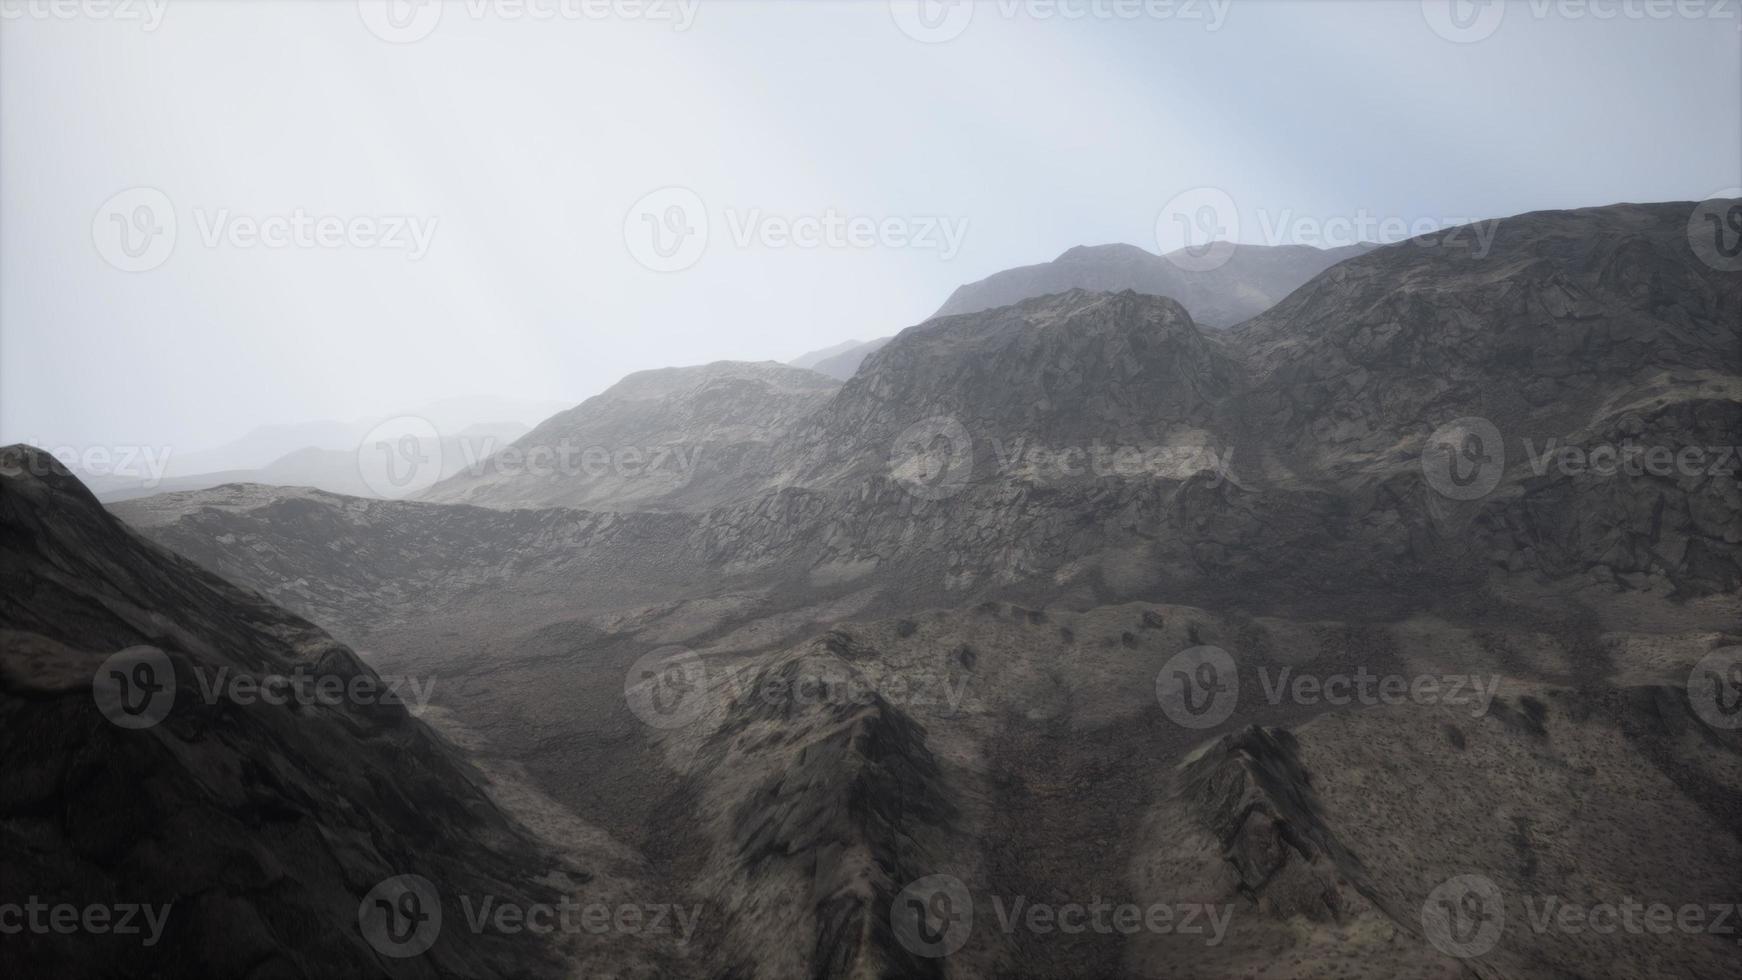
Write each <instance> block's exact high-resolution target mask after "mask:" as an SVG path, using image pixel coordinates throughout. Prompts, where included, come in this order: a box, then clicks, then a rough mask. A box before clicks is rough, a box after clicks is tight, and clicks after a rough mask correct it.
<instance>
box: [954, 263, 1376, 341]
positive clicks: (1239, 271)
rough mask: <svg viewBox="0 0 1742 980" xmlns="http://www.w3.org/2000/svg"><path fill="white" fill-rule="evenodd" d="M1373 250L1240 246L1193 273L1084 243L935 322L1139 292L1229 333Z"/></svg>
mask: <svg viewBox="0 0 1742 980" xmlns="http://www.w3.org/2000/svg"><path fill="white" fill-rule="evenodd" d="M1371 248H1373V246H1372V245H1366V244H1361V245H1348V246H1344V247H1341V248H1329V249H1320V248H1314V247H1312V246H1310V245H1239V246H1236V247H1235V248H1234V250H1233V252H1232V253H1231V254H1230V256H1229V259H1228V261H1227V263H1226V264H1224V265H1222V266H1221V267H1219V268H1216V269H1212V270H1208V271H1190V270H1188V269H1186V268H1182V267H1181V266H1179V265H1176V264H1174V263H1173V262H1172V261H1170V260H1169V258H1168V257H1167V256H1164V255H1156V254H1154V253H1152V252H1146V251H1144V250H1143V249H1140V248H1138V247H1137V246H1135V245H1094V246H1090V245H1079V246H1077V247H1076V248H1073V249H1070V250H1069V251H1067V252H1065V253H1064V254H1063V255H1060V256H1059V257H1058V258H1056V259H1054V260H1052V261H1051V262H1044V263H1041V264H1040V265H1026V266H1022V267H1020V268H1016V269H1006V270H1005V271H1003V272H999V273H994V274H993V275H990V276H987V277H986V278H985V279H982V280H980V281H979V282H973V283H969V284H967V285H965V286H962V287H959V288H958V289H957V290H956V291H955V292H954V293H951V294H950V298H949V299H948V300H947V301H945V303H944V305H943V306H942V307H941V308H939V310H938V311H937V313H935V314H933V316H955V315H958V314H962V313H977V312H979V311H981V310H989V309H993V308H995V307H999V306H1011V305H1014V304H1016V303H1020V302H1022V301H1023V300H1025V299H1030V298H1032V297H1035V296H1045V295H1047V294H1049V293H1064V292H1069V291H1071V290H1073V289H1083V290H1088V291H1089V292H1096V293H1119V292H1124V291H1125V290H1127V289H1133V290H1136V291H1137V292H1140V293H1147V294H1149V295H1152V296H1168V297H1171V298H1173V299H1174V300H1176V301H1178V302H1179V304H1180V305H1182V306H1184V307H1185V308H1186V309H1188V310H1190V311H1191V314H1192V319H1194V320H1196V321H1197V322H1198V323H1201V324H1203V325H1204V326H1207V327H1231V326H1233V325H1234V324H1236V323H1239V322H1241V321H1243V320H1247V319H1250V318H1251V317H1254V316H1257V315H1258V314H1260V313H1262V312H1264V311H1265V310H1267V309H1269V308H1270V307H1272V306H1274V305H1275V304H1276V303H1277V302H1279V301H1280V300H1281V299H1282V298H1283V297H1284V296H1287V295H1288V294H1289V293H1292V292H1294V291H1295V290H1296V289H1298V288H1299V287H1300V286H1301V285H1303V284H1304V283H1306V282H1307V281H1308V280H1310V279H1312V278H1313V277H1314V276H1316V275H1318V274H1319V273H1321V272H1323V271H1325V270H1326V269H1328V268H1330V267H1331V266H1334V265H1336V264H1337V263H1338V262H1341V261H1343V260H1344V259H1348V258H1352V257H1354V256H1357V255H1361V254H1363V253H1365V252H1367V251H1368V250H1369V249H1371Z"/></svg>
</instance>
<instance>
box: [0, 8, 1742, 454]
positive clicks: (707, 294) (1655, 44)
mask: <svg viewBox="0 0 1742 980" xmlns="http://www.w3.org/2000/svg"><path fill="white" fill-rule="evenodd" d="M69 3H70V4H71V6H70V7H69V6H62V5H66V4H69ZM1063 5H1064V6H1065V7H1069V8H1075V9H1076V10H1077V11H1079V12H1083V13H1086V14H1087V16H1082V17H1075V18H1065V17H1062V16H1058V15H1056V14H1053V15H1051V16H1049V13H1051V12H1052V11H1053V9H1054V8H1053V6H1052V5H1050V4H1048V3H1033V4H1028V3H1012V2H1010V0H987V2H985V3H983V4H981V5H980V6H978V7H976V8H974V9H973V10H972V11H971V12H966V13H965V12H964V10H965V8H964V9H952V8H949V7H947V6H946V7H940V8H937V9H933V10H928V11H918V10H914V9H911V8H910V7H906V6H897V7H894V8H892V7H891V6H890V5H889V4H886V3H881V2H869V0H868V2H856V3H845V2H843V3H828V2H785V3H766V2H755V0H732V2H713V0H710V2H707V3H704V4H702V5H701V6H700V8H699V9H696V8H694V7H680V6H679V5H678V4H676V3H675V2H671V3H660V2H655V0H647V3H646V5H645V6H643V7H642V8H641V10H640V14H639V16H634V17H626V16H619V15H613V14H611V8H610V5H609V4H602V3H599V0H570V2H569V3H568V4H566V5H565V4H563V3H561V2H559V0H504V2H501V3H493V2H481V0H465V2H461V0H454V2H452V3H449V4H447V5H445V6H443V7H441V8H439V14H438V12H437V8H435V7H430V8H428V9H420V8H419V7H418V5H417V4H415V3H413V4H409V5H405V6H403V7H402V6H400V5H398V4H393V5H389V6H390V7H392V8H393V9H387V8H384V7H383V5H382V4H379V3H374V2H364V3H362V4H359V3H358V2H357V0H317V2H300V0H299V2H278V3H273V2H261V0H247V2H222V0H169V2H168V3H167V5H162V4H158V3H147V2H146V0H122V2H121V6H120V7H119V8H110V7H108V6H106V5H102V4H85V5H82V6H81V5H80V4H79V3H77V2H76V0H0V12H3V13H4V15H5V19H4V20H3V21H0V441H6V442H10V441H14V440H18V439H29V440H31V441H35V442H38V443H40V444H44V445H54V444H65V445H73V446H79V445H92V444H119V445H125V444H141V445H150V446H171V447H174V448H175V450H176V451H178V452H185V451H191V450H198V449H201V448H205V447H207V446H210V445H213V444H216V443H219V442H222V441H225V440H228V439H231V438H234V437H236V436H238V435H240V434H241V433H243V432H244V431H245V430H247V429H249V428H251V427H253V426H255V425H257V424H261V423H277V422H296V421H302V420H310V419H355V418H359V417H364V416H371V415H380V414H386V413H392V412H396V411H399V410H403V409H407V408H410V407H413V406H416V405H420V404H423V403H426V402H430V401H433V400H436V399H440V398H443V397H447V396H455V395H475V394H493V395H502V396H508V397H513V398H524V399H535V400H541V401H543V400H555V401H560V402H563V403H572V402H576V401H579V400H580V399H582V398H585V397H586V396H588V395H591V394H594V393H596V392H597V391H599V390H601V389H602V388H604V387H605V386H607V385H609V384H610V383H612V382H613V381H615V380H616V379H618V378H619V377H621V376H622V375H624V374H625V373H627V372H630V371H635V370H639V369H643V368H650V367H658V366H664V365H671V364H695V363H703V362H707V361H712V360H718V359H725V358H731V359H779V360H787V359H790V358H792V357H795V356H797V355H798V354H800V353H802V352H804V351H806V350H809V349H812V348H817V347H823V346H826V345H829V344H833V343H836V342H838V341H841V340H844V339H847V338H850V337H857V338H861V339H869V338H872V337H877V336H881V335H885V334H889V333H892V332H894V331H896V330H899V329H901V328H902V327H905V326H908V325H910V324H913V323H915V322H918V321H920V320H923V319H924V318H925V317H926V316H927V315H929V314H930V313H931V312H932V311H934V310H935V309H936V308H937V307H938V306H939V305H940V304H941V303H942V302H943V301H944V299H945V297H947V296H948V295H949V293H950V291H951V290H952V289H953V288H954V287H955V286H957V285H958V284H960V283H963V282H967V281H971V280H974V279H978V278H981V277H983V276H986V275H988V274H990V273H992V272H995V271H997V270H999V269H1003V268H1007V267H1010V266H1015V265H1022V264H1027V263H1032V262H1038V261H1045V260H1048V259H1051V258H1053V257H1055V256H1056V255H1057V254H1058V253H1060V252H1062V251H1064V250H1065V249H1066V248H1069V247H1070V246H1073V245H1077V244H1084V243H1102V242H1115V241H1117V242H1130V243H1133V244H1137V245H1140V246H1142V247H1145V248H1148V249H1150V250H1152V251H1153V250H1159V249H1161V248H1163V247H1164V246H1166V245H1167V244H1168V243H1167V242H1166V241H1165V238H1166V229H1167V228H1168V227H1170V226H1169V225H1168V224H1167V222H1165V221H1163V222H1162V225H1163V236H1162V238H1163V239H1164V240H1160V241H1158V235H1157V227H1158V217H1162V216H1163V215H1164V213H1165V211H1166V209H1168V208H1169V207H1171V206H1175V204H1177V202H1180V201H1188V202H1199V201H1202V200H1204V199H1205V198H1204V195H1205V194H1210V195H1212V196H1214V195H1218V194H1225V195H1226V198H1225V200H1229V201H1232V202H1234V206H1235V208H1236V209H1237V216H1238V237H1239V239H1240V240H1242V241H1248V242H1269V241H1274V240H1278V239H1281V240H1300V239H1303V238H1310V237H1312V236H1314V235H1315V234H1317V233H1318V232H1319V231H1321V230H1324V229H1326V228H1328V229H1330V237H1331V238H1332V239H1333V240H1332V241H1331V243H1332V244H1337V243H1339V242H1338V241H1337V240H1334V239H1339V238H1341V237H1346V236H1347V235H1348V231H1347V230H1345V229H1346V227H1348V226H1357V227H1358V222H1359V221H1360V220H1361V219H1363V218H1365V219H1367V220H1370V221H1375V222H1376V221H1379V220H1381V219H1389V220H1391V221H1392V222H1393V223H1394V224H1393V226H1394V227H1395V223H1396V222H1402V223H1406V224H1409V225H1412V226H1413V225H1416V224H1418V223H1420V222H1424V221H1426V222H1445V221H1458V220H1465V219H1474V218H1485V217H1493V216H1501V215H1507V214H1513V213H1517V212H1521V211H1528V210H1536V209H1542V208H1560V207H1575V206H1584V205H1596V204H1607V203H1612V202H1616V201H1624V200H1625V201H1646V200H1686V199H1699V198H1703V197H1706V196H1708V195H1709V194H1711V193H1712V192H1714V191H1717V190H1719V189H1723V188H1730V187H1734V186H1736V185H1737V184H1738V183H1742V129H1739V127H1742V31H1739V29H1738V28H1739V27H1742V25H1739V23H1738V21H1737V16H1736V13H1735V11H1734V9H1733V8H1734V7H1735V6H1736V5H1735V4H1733V3H1732V4H1730V5H1729V8H1730V9H1726V8H1713V10H1712V11H1708V12H1715V16H1706V17H1700V18H1688V17H1682V16H1678V15H1674V14H1672V15H1671V16H1669V17H1667V18H1656V17H1650V16H1641V15H1643V14H1645V13H1646V12H1647V5H1646V4H1645V3H1644V0H1627V3H1625V4H1623V3H1622V0H1614V2H1612V3H1609V4H1608V5H1607V6H1608V7H1609V8H1612V10H1611V11H1610V12H1613V13H1615V14H1616V16H1613V17H1610V18H1607V19H1602V18H1599V17H1597V16H1595V13H1596V10H1593V11H1592V12H1588V13H1585V14H1584V15H1582V16H1569V15H1568V13H1567V12H1566V11H1563V10H1561V9H1560V8H1559V5H1558V4H1546V5H1545V4H1542V3H1540V2H1539V3H1537V4H1535V5H1532V4H1528V3H1521V4H1518V5H1514V6H1511V7H1507V8H1505V9H1504V10H1503V11H1502V12H1501V13H1500V15H1499V16H1498V18H1496V17H1495V15H1494V14H1493V13H1491V12H1488V11H1486V10H1485V9H1484V8H1482V7H1480V6H1478V7H1474V8H1469V9H1468V10H1466V11H1464V13H1465V14H1468V16H1459V17H1453V16H1446V13H1447V12H1446V11H1443V10H1435V9H1433V8H1431V7H1430V8H1429V9H1426V10H1424V9H1423V6H1422V5H1421V4H1420V3H1417V2H1414V0H1409V2H1396V3H1384V2H1357V3H1350V4H1347V5H1337V4H1334V3H1330V2H1322V0H1313V2H1280V3H1264V2H1251V0H1237V2H1234V3H1232V4H1231V5H1225V4H1222V3H1217V4H1210V3H1208V2H1207V0H1203V2H1198V3H1183V4H1176V5H1173V6H1171V7H1169V6H1168V5H1166V4H1156V5H1154V6H1148V7H1146V6H1145V5H1144V4H1143V3H1135V4H1133V5H1132V6H1130V7H1126V6H1123V5H1121V4H1120V3H1115V2H1114V0H1101V2H1100V3H1092V2H1091V0H1077V2H1070V0H1066V2H1065V3H1064V4H1063ZM1591 7H1592V8H1597V9H1601V8H1604V7H1605V4H1604V2H1603V0H1592V4H1591ZM522 9H527V10H531V11H537V12H543V13H550V14H552V15H553V16H550V17H545V18H537V19H535V18H533V17H531V16H529V15H523V16H518V17H517V16H515V14H516V11H520V10H522ZM625 9H633V8H624V7H623V6H621V5H619V7H618V10H619V12H620V13H621V12H622V11H624V10H625ZM1495 9H1498V8H1495ZM1653 9H1656V8H1655V6H1654V7H1653ZM1680 9H1683V10H1687V9H1691V8H1688V7H1686V6H1685V5H1684V6H1683V7H1682V8H1680ZM1698 9H1701V10H1705V9H1706V8H1705V7H1704V6H1701V7H1699V8H1698ZM69 12H70V13H71V16H67V14H68V13H69ZM1574 12H1576V9H1575V11H1574ZM601 13H603V14H604V16H599V14H601ZM1133 13H1135V16H1126V15H1128V14H1133ZM130 15H137V17H133V16H130ZM1205 188H1210V189H1211V190H1209V191H1206V190H1204V189H1205ZM118 195H119V196H118ZM1216 199H1217V200H1222V198H1216ZM1170 202H1173V203H1170ZM1194 206H1195V205H1194ZM1193 213H1194V214H1201V213H1202V212H1201V211H1198V210H1194V212H1193ZM1337 219H1343V222H1342V223H1339V222H1338V220H1337ZM172 223H173V226H174V227H173V229H171V228H170V227H169V226H170V225H171V224H172ZM1229 227H1231V225H1230V226H1229ZM263 239H264V240H267V241H270V242H272V243H274V244H272V245H270V246H269V245H267V244H263ZM795 240H796V241H795ZM801 243H802V244H801Z"/></svg>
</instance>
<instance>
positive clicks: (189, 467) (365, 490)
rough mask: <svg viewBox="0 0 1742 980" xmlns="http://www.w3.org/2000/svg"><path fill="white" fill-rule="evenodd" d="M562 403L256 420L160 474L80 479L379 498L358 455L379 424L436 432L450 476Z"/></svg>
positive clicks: (106, 485)
mask: <svg viewBox="0 0 1742 980" xmlns="http://www.w3.org/2000/svg"><path fill="white" fill-rule="evenodd" d="M561 407H562V406H561V405H560V403H554V402H534V401H516V400H513V399H506V398H499V397H495V396H488V395H479V396H465V397H455V398H444V399H441V400H439V401H436V402H432V403H430V404H428V405H423V406H419V407H418V408H416V409H412V410H408V411H405V412H400V413H397V414H396V415H392V416H380V417H371V418H365V419H357V420H355V421H351V422H335V421H317V422H302V423H294V424H286V425H265V426H260V427H258V428H256V429H253V430H251V431H249V432H248V433H247V434H245V435H243V436H242V437H241V438H239V439H235V440H233V441H231V442H228V443H226V444H224V445H222V446H219V447H217V448H215V449H208V450H201V451H197V452H189V453H176V452H171V453H170V454H169V456H168V459H167V461H166V465H165V466H164V470H163V473H162V474H161V476H160V477H158V478H152V477H150V476H148V475H146V474H144V473H141V472H138V471H139V470H141V469H142V466H140V465H133V466H132V467H131V470H133V472H128V473H125V474H107V473H106V474H80V477H81V479H83V480H84V481H85V484H86V485H87V486H88V487H90V489H91V491H92V492H93V493H95V494H96V495H97V498H98V499H99V500H103V501H105V502H109V501H118V500H130V499H133V498H135V497H142V496H149V495H151V494H153V493H168V492H171V491H177V490H198V489H203V488H206V487H215V486H219V485H221V484H225V483H263V484H269V485H274V486H306V487H316V488H319V489H322V490H330V491H332V492H334V493H347V494H355V495H358V496H378V495H379V493H378V491H377V490H376V489H375V488H374V487H372V486H371V483H376V484H380V483H381V482H382V481H380V480H375V479H372V478H366V477H365V473H364V470H366V469H367V468H368V467H369V466H370V465H372V464H371V461H370V460H368V459H366V458H363V457H364V456H365V454H364V453H363V451H362V443H363V440H364V438H365V437H366V436H368V435H369V433H370V432H371V431H372V430H373V429H375V428H376V427H377V426H378V425H380V424H382V423H383V422H386V421H388V420H390V419H404V420H408V421H411V422H413V424H414V426H415V428H417V429H418V430H420V431H427V432H430V433H435V434H436V435H437V437H438V438H437V439H433V440H432V439H429V438H426V439H425V441H427V442H431V445H430V446H428V447H425V448H426V450H427V452H426V455H429V456H430V458H432V459H433V458H437V457H436V456H435V455H433V451H434V449H435V448H436V445H435V443H437V442H439V443H440V444H441V446H442V447H443V448H444V449H445V450H446V451H444V452H443V453H442V454H441V455H440V457H439V458H440V459H441V460H442V461H443V465H444V466H445V467H447V472H448V473H450V474H451V473H454V472H458V470H459V469H460V468H461V467H462V466H464V465H466V464H467V463H468V462H469V461H471V460H472V458H473V457H474V456H476V455H480V454H481V455H488V454H490V453H493V452H495V451H496V450H497V449H499V448H501V447H503V446H506V445H507V444H509V443H511V442H513V441H514V440H515V439H517V438H519V437H520V436H521V435H523V434H525V433H526V432H527V431H528V430H529V429H530V428H531V427H532V425H533V424H535V423H537V422H538V421H540V420H541V419H544V418H546V417H548V416H549V415H550V414H551V413H553V412H555V411H557V410H558V409H560V408H561ZM425 423H427V425H426V424H425ZM360 461H361V465H360ZM428 482H429V481H427V480H426V481H425V483H424V485H425V486H427V485H428Z"/></svg>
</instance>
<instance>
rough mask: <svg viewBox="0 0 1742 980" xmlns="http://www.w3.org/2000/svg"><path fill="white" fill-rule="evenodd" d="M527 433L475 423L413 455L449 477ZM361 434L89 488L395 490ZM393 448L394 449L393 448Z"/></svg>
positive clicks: (114, 493) (131, 492)
mask: <svg viewBox="0 0 1742 980" xmlns="http://www.w3.org/2000/svg"><path fill="white" fill-rule="evenodd" d="M527 431H529V430H528V429H527V427H526V426H524V425H521V424H520V423H518V422H498V423H479V424H477V425H473V426H468V427H467V428H465V429H463V430H461V431H459V432H457V433H455V434H452V435H449V436H446V437H444V438H441V439H429V438H427V437H420V438H418V440H417V445H418V454H419V455H420V456H421V457H422V458H425V459H430V460H437V461H439V466H438V468H439V470H440V473H441V475H443V476H454V475H456V474H458V473H460V472H462V471H463V470H465V469H467V468H468V467H471V466H475V465H476V464H477V463H478V462H480V461H482V460H483V459H485V458H486V457H488V456H490V455H491V454H493V453H494V452H496V450H497V449H499V448H501V447H504V446H507V445H508V444H510V443H512V442H513V441H514V440H516V439H518V438H520V437H521V436H523V435H525V434H526V433H527ZM364 438H366V434H360V435H358V440H359V444H357V445H353V446H351V447H349V448H345V449H322V448H320V447H318V446H305V447H303V448H302V449H298V450H296V451H294V452H290V453H286V454H285V455H283V456H281V457H279V458H278V459H275V460H273V461H272V462H270V463H268V464H266V465H265V466H262V467H260V468H259V469H246V470H223V471H219V472H215V473H199V474H195V475H192V476H174V477H168V478H165V479H162V480H152V479H119V478H115V477H106V478H93V479H91V480H90V481H89V484H88V485H89V487H90V488H91V490H92V492H93V493H95V494H96V496H97V499H98V500H101V501H103V502H104V503H117V502H119V501H123V500H133V499H136V498H139V497H147V496H151V495H152V494H158V493H178V492H182V491H188V490H204V489H207V488H208V487H217V486H223V485H224V484H227V483H258V484H263V485H266V486H278V487H312V488H314V489H318V490H326V491H329V492H332V493H343V494H350V495H352V496H357V497H383V496H388V495H389V494H394V495H395V496H397V495H398V494H395V493H394V491H395V489H396V488H395V487H394V485H393V483H392V481H391V480H389V479H387V468H386V465H385V464H384V463H383V461H382V459H381V458H380V456H379V455H378V454H377V453H372V452H370V451H369V447H367V446H364V445H362V440H363V439H364ZM394 448H395V451H397V449H398V447H397V446H395V447H394ZM436 478H437V475H436V473H435V472H429V473H426V474H423V475H422V479H423V485H425V486H427V485H429V484H430V483H433V482H435V479H436Z"/></svg>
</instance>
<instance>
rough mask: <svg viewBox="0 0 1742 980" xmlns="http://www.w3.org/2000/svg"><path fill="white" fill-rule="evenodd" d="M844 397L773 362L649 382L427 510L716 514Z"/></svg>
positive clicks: (549, 431)
mask: <svg viewBox="0 0 1742 980" xmlns="http://www.w3.org/2000/svg"><path fill="white" fill-rule="evenodd" d="M837 387H838V385H837V383H836V382H835V381H834V380H833V379H830V378H827V377H824V376H823V375H820V374H817V373H816V372H814V371H807V370H804V369H802V368H794V367H787V366H785V365H782V364H776V363H773V362H759V363H748V362H739V361H719V362H716V363H714V364H708V365H703V366H699V367H685V368H664V369H660V370H654V371H640V372H637V373H635V374H632V375H630V376H628V377H627V378H624V379H623V380H622V381H620V382H618V383H617V384H615V385H613V386H611V387H610V388H609V389H607V390H605V391H604V392H603V393H601V394H599V395H596V396H594V397H592V398H589V399H587V400H586V401H584V402H582V403H581V404H580V405H578V406H576V407H574V408H572V409H569V410H568V411H566V412H560V413H558V414H556V415H554V416H552V417H550V418H549V419H546V420H545V421H544V422H542V423H540V424H539V426H538V427H537V428H535V429H533V430H532V431H531V432H529V433H527V434H526V435H525V436H523V437H522V438H520V439H519V440H517V441H516V442H515V443H514V444H513V446H512V447H511V449H510V450H508V451H507V452H503V453H498V454H496V455H495V456H494V457H492V458H491V459H487V460H483V461H482V462H481V463H480V464H479V465H476V466H474V467H472V471H470V472H466V473H462V474H459V475H456V476H453V477H450V478H449V479H447V480H444V481H443V482H441V483H439V484H437V485H436V486H434V487H432V488H430V490H429V491H428V492H426V493H425V494H423V496H422V499H424V500H429V501H434V502H442V503H471V504H480V505H484V506H490V507H550V506H564V507H606V508H609V509H613V510H696V509H705V508H706V507H708V506H711V505H713V504H715V503H718V502H719V501H720V500H722V499H727V498H729V497H730V496H731V495H733V494H734V493H736V492H738V491H739V490H740V489H741V488H742V487H743V486H745V484H746V481H747V480H750V479H753V478H754V475H756V474H758V473H760V472H761V471H762V469H763V468H764V467H765V466H766V463H765V456H766V453H767V448H768V446H769V445H770V444H771V443H772V442H773V441H774V440H775V439H776V438H777V437H778V436H780V435H781V434H782V433H784V432H785V431H786V430H787V429H788V428H789V427H791V426H792V425H793V424H794V423H795V422H796V421H797V420H798V419H800V418H803V417H804V416H806V415H808V414H809V413H810V412H812V411H814V410H815V409H816V408H817V406H819V405H821V404H822V403H823V402H824V401H826V400H827V399H828V397H829V396H830V395H831V394H833V393H834V391H835V389H836V388H837Z"/></svg>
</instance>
